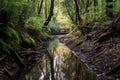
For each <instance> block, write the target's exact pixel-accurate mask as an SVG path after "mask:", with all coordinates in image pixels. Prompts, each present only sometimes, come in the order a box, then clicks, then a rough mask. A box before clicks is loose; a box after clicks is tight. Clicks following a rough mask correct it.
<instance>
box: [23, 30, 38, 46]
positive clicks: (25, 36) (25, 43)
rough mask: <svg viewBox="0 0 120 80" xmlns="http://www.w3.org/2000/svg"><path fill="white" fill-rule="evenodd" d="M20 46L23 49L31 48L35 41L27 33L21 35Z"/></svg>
mask: <svg viewBox="0 0 120 80" xmlns="http://www.w3.org/2000/svg"><path fill="white" fill-rule="evenodd" d="M22 45H23V46H25V47H33V46H35V45H36V41H35V39H34V38H32V37H31V36H30V35H29V34H28V33H25V32H23V33H22Z"/></svg>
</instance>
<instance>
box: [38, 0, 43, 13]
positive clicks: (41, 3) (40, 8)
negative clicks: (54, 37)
mask: <svg viewBox="0 0 120 80" xmlns="http://www.w3.org/2000/svg"><path fill="white" fill-rule="evenodd" d="M42 5H43V0H41V2H40V7H39V11H38V14H40V13H41V10H42Z"/></svg>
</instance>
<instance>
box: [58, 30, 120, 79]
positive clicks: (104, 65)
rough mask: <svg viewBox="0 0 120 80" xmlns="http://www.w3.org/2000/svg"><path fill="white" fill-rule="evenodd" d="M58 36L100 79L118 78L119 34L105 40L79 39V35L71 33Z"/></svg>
mask: <svg viewBox="0 0 120 80" xmlns="http://www.w3.org/2000/svg"><path fill="white" fill-rule="evenodd" d="M105 33H106V32H105ZM103 34H104V33H103V32H102V33H100V35H103ZM76 37H77V38H76ZM99 37H100V36H99ZM58 38H59V40H60V41H61V42H62V43H64V44H66V45H67V46H68V47H69V48H70V49H71V50H72V51H73V52H74V53H75V54H76V56H77V57H79V58H80V59H81V60H82V61H83V62H84V63H85V64H86V65H87V66H88V67H89V68H90V69H92V70H93V71H94V72H96V74H97V76H98V77H99V78H100V80H120V37H119V35H118V36H116V37H110V38H108V39H105V40H100V39H99V40H95V38H92V39H83V40H81V38H80V37H78V36H74V35H71V34H68V35H61V36H58Z"/></svg>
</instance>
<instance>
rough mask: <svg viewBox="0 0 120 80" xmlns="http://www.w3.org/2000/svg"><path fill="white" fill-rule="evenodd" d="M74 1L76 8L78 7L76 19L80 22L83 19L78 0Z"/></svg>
mask: <svg viewBox="0 0 120 80" xmlns="http://www.w3.org/2000/svg"><path fill="white" fill-rule="evenodd" d="M74 2H75V8H76V21H78V24H80V23H81V21H82V19H81V16H80V13H79V6H78V2H77V0H74Z"/></svg>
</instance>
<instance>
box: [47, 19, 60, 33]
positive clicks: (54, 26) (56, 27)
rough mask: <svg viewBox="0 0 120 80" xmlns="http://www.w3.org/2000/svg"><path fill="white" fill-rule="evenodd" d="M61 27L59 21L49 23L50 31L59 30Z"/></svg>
mask: <svg viewBox="0 0 120 80" xmlns="http://www.w3.org/2000/svg"><path fill="white" fill-rule="evenodd" d="M59 28H60V25H59V23H57V22H52V21H51V22H50V23H49V24H48V31H51V30H55V31H57V30H59Z"/></svg>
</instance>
